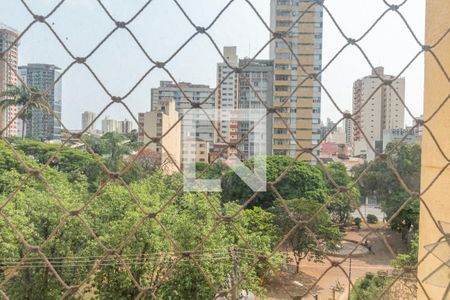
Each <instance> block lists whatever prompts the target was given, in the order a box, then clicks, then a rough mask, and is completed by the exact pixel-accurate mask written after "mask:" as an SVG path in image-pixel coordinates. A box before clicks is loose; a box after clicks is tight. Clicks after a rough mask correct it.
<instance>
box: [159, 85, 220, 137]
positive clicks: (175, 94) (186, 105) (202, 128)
mask: <svg viewBox="0 0 450 300" xmlns="http://www.w3.org/2000/svg"><path fill="white" fill-rule="evenodd" d="M180 89H181V90H180ZM167 98H172V99H173V100H174V101H175V108H176V110H177V111H178V112H179V113H183V112H185V111H187V110H188V109H190V108H191V107H192V105H191V103H190V102H189V100H190V101H192V102H193V103H201V108H202V109H205V110H212V109H214V107H215V102H214V89H213V88H210V87H209V85H205V84H193V83H190V82H179V83H178V86H177V85H176V84H175V83H173V82H172V81H161V82H160V85H159V87H158V88H153V89H152V90H151V105H152V111H156V110H158V109H159V108H160V107H161V105H162V104H163V103H164V101H165V99H167ZM188 99H189V100H188ZM203 102H204V103H203ZM189 114H190V115H191V116H192V117H193V118H194V119H196V120H197V122H196V125H195V126H196V136H195V137H192V138H200V139H202V140H205V141H208V142H209V143H210V144H212V142H213V140H214V127H213V125H212V124H211V122H210V121H209V120H208V119H207V118H206V116H205V114H204V112H203V111H202V110H201V109H200V108H194V109H192V110H190V112H189ZM213 117H214V116H212V118H213ZM182 130H183V128H182Z"/></svg>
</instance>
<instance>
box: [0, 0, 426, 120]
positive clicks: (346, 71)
mask: <svg viewBox="0 0 450 300" xmlns="http://www.w3.org/2000/svg"><path fill="white" fill-rule="evenodd" d="M53 2H54V1H46V2H41V3H39V4H36V3H34V4H33V5H32V6H31V8H32V9H33V10H35V11H36V13H39V12H42V13H44V12H46V11H48V10H49V9H50V8H51V7H52V5H53V4H55V3H53ZM68 2H69V3H68V4H64V5H63V7H62V8H64V7H65V6H67V7H66V8H65V9H79V11H80V13H79V15H80V17H86V18H87V19H90V18H93V16H94V15H97V14H98V15H100V17H99V18H100V20H101V21H99V22H98V26H97V27H98V28H97V27H96V30H90V28H89V27H90V26H89V24H83V25H80V26H81V27H80V28H79V30H78V31H70V30H67V29H68V27H70V24H71V22H73V21H74V19H76V18H75V16H69V18H66V19H64V20H63V19H61V15H64V14H63V13H61V15H59V14H55V15H54V16H52V17H51V18H50V19H49V22H51V23H50V24H51V25H52V26H53V27H54V28H55V31H56V32H57V33H58V35H60V36H61V37H62V39H63V41H64V42H65V43H67V45H68V47H69V48H70V49H71V51H72V52H74V53H75V54H80V56H82V54H83V53H87V52H89V51H90V50H91V49H92V48H94V46H95V45H96V44H97V43H98V41H99V40H101V38H103V37H104V35H106V33H107V32H108V31H109V29H112V28H113V24H112V23H110V20H108V19H106V16H105V19H102V18H103V12H100V11H99V9H100V8H99V7H98V5H95V4H94V3H91V2H89V1H79V2H77V3H73V2H70V1H68ZM348 2H352V5H354V6H353V7H354V8H355V11H358V10H359V11H360V12H361V13H360V14H353V13H350V12H346V11H344V10H343V9H341V8H340V7H339V5H337V4H336V3H334V2H330V3H327V4H328V5H330V7H331V8H332V11H333V16H334V17H335V18H337V20H338V22H339V24H340V25H341V26H342V27H343V30H344V31H345V32H346V33H347V34H348V35H349V36H360V35H361V34H362V32H364V30H365V29H367V28H368V27H369V26H370V25H371V24H372V23H373V22H374V21H375V20H376V18H377V17H378V16H379V15H380V14H381V13H382V12H383V11H384V10H385V9H386V7H385V6H383V5H382V4H380V3H377V4H375V3H373V4H369V3H368V4H367V5H362V4H361V3H358V2H357V1H353V0H348ZM421 2H423V1H416V2H414V3H412V4H409V3H408V4H406V5H405V9H404V12H405V17H406V18H407V19H410V18H414V19H416V20H417V22H414V24H412V26H413V27H414V28H413V29H414V31H415V32H417V33H418V38H419V40H422V39H423V38H422V36H423V28H422V27H423V13H424V6H423V3H421ZM181 3H182V6H183V7H184V8H185V9H186V10H187V11H188V12H189V14H193V18H194V21H195V22H196V23H199V24H202V25H204V24H208V23H209V22H210V21H211V20H210V19H209V18H207V16H208V13H201V12H202V11H201V10H198V9H199V8H203V7H204V9H205V10H206V12H210V13H211V15H212V14H213V12H214V13H217V12H218V11H219V10H220V9H221V8H222V7H223V6H224V5H225V4H226V2H225V1H214V3H208V2H207V1H198V3H197V2H196V3H195V4H193V3H185V2H184V1H181ZM235 3H236V4H234V3H233V5H231V6H230V7H229V10H230V12H229V13H225V14H224V15H223V16H222V17H221V18H220V19H219V21H218V22H217V24H216V25H215V26H213V27H212V29H211V35H212V36H213V38H214V40H217V43H218V46H219V47H221V46H237V49H238V56H239V57H246V56H253V55H254V54H255V53H256V52H257V50H259V49H260V48H261V47H262V46H263V44H264V42H267V40H268V38H269V33H268V32H267V30H266V29H265V28H264V26H263V25H262V24H261V26H259V24H260V23H257V24H256V23H254V22H260V21H259V20H258V19H257V17H256V15H255V14H254V13H253V12H252V10H251V9H250V8H249V6H248V5H246V4H245V3H241V2H235ZM253 4H254V6H255V8H256V9H257V10H258V11H259V12H260V13H261V16H262V17H263V18H264V20H265V21H266V22H267V23H269V13H270V12H269V8H270V5H269V1H265V2H264V3H262V2H259V1H258V2H257V3H256V2H255V3H253ZM5 5H6V7H7V9H5V10H3V11H12V12H16V13H15V14H14V15H15V18H11V16H8V15H6V14H4V13H2V12H0V21H1V22H3V23H6V24H8V25H9V26H12V27H15V28H16V29H17V30H18V31H19V32H20V31H22V30H23V29H24V28H25V26H26V25H28V24H29V22H31V20H30V19H31V16H29V15H27V12H26V11H24V9H23V7H22V6H21V5H20V3H7V4H5ZM171 5H173V4H169V3H161V2H158V1H155V3H154V4H153V3H152V5H150V6H149V7H148V8H147V10H148V12H146V11H147V10H146V11H144V12H143V15H142V16H140V17H138V18H137V19H136V20H135V22H133V23H132V24H131V25H130V28H131V29H132V30H133V32H136V34H137V36H138V39H139V40H140V41H141V42H142V44H143V46H144V48H146V49H147V50H148V51H149V52H151V56H152V57H155V58H156V59H160V58H161V59H163V58H164V57H167V56H169V54H168V53H171V51H172V50H174V49H176V48H177V47H178V46H179V45H181V44H182V43H183V42H184V41H185V39H184V38H182V36H183V37H188V36H189V35H190V34H191V33H193V32H194V29H193V28H192V26H191V27H190V24H188V23H187V21H186V20H185V19H183V18H184V17H183V16H182V15H178V12H177V8H173V7H171ZM107 7H108V9H111V11H112V12H113V15H114V16H115V17H117V18H120V19H127V17H129V16H131V15H132V14H133V13H134V12H136V11H137V8H139V5H138V4H135V5H128V6H126V8H124V6H123V5H121V4H119V3H118V2H117V1H108V3H107ZM369 7H370V8H371V9H367V8H369ZM161 10H162V11H166V12H167V11H170V12H171V13H172V12H176V13H175V14H176V15H173V16H172V18H173V20H172V19H171V20H172V21H173V25H174V26H177V25H182V26H181V27H180V26H177V28H178V27H180V30H177V34H176V36H177V38H176V39H171V42H173V44H171V45H170V47H168V46H169V45H164V39H162V44H161V45H160V46H151V45H152V44H151V41H152V40H154V39H156V38H158V37H156V36H145V34H143V33H142V30H143V29H144V28H145V26H142V25H143V24H146V23H145V22H147V20H148V18H146V17H148V16H149V14H155V12H158V11H161ZM236 14H237V15H238V16H239V15H246V16H247V17H246V18H243V19H245V20H238V19H239V18H235V19H233V18H230V17H231V16H232V15H236ZM350 15H351V17H352V20H346V17H348V16H350ZM185 21H186V22H185ZM151 22H152V24H156V23H158V22H162V23H164V19H163V18H162V17H161V16H157V17H156V18H154V19H153V20H152V21H151ZM354 22H359V23H358V24H360V26H358V28H354V26H352V24H354ZM87 23H89V22H87ZM245 24H253V25H254V26H252V32H246V31H245V30H243V29H242V28H244V29H245V28H247V27H250V26H245ZM185 25H186V26H185ZM379 25H380V26H379V27H380V29H379V30H377V31H374V32H373V33H371V35H373V40H376V41H378V42H379V41H380V40H384V41H386V47H378V48H380V49H378V48H377V47H375V46H374V44H371V42H370V40H371V39H368V42H367V41H366V42H365V43H362V45H361V47H362V48H363V49H364V51H365V52H367V54H368V56H369V57H370V59H371V61H372V63H373V64H374V65H383V66H385V68H386V72H387V73H390V74H397V73H399V72H400V71H401V70H402V69H403V67H404V66H405V65H406V64H407V62H408V61H409V60H410V59H412V57H413V54H416V53H417V52H418V49H417V51H416V48H415V47H414V43H415V42H414V40H413V38H412V37H410V36H408V35H407V34H403V35H401V37H400V39H396V35H398V32H402V33H403V32H404V30H406V28H405V27H404V26H405V25H404V24H403V23H402V21H401V20H400V19H399V18H396V17H395V16H394V15H392V16H389V17H387V18H385V19H384V20H383V22H382V23H381V24H379ZM216 26H217V27H216ZM72 27H73V26H72ZM386 27H388V28H393V30H390V32H391V34H389V35H387V34H381V32H383V31H382V30H383V28H386ZM171 28H175V27H170V26H169V28H165V27H164V26H163V28H161V34H163V33H164V32H167V31H171V30H172V29H171ZM396 31H398V32H396ZM31 32H32V33H31V34H30V33H26V34H25V36H24V37H23V39H22V40H23V41H22V40H21V45H20V48H19V52H20V55H19V60H20V61H19V65H24V64H27V63H33V62H39V63H51V64H55V65H58V66H60V67H61V68H62V69H63V70H64V68H65V67H67V65H68V64H69V63H70V61H71V60H70V59H69V56H68V55H67V54H66V53H64V51H63V50H62V49H61V46H60V45H58V44H57V41H56V39H55V38H54V37H53V36H52V35H51V33H49V31H48V29H46V28H45V27H43V26H39V24H37V25H36V26H33V28H32V29H31ZM380 34H381V35H382V37H381V39H380ZM92 35H94V36H95V37H93V36H92ZM377 37H378V38H377ZM80 38H84V40H85V41H86V42H84V43H80V42H78V41H79V39H80ZM43 39H44V40H45V41H46V42H45V43H42V42H41V41H42V40H43ZM323 39H324V40H323V44H324V48H323V62H324V65H325V64H326V63H327V62H328V61H329V60H330V59H332V57H333V56H334V55H335V54H336V52H337V51H338V49H339V48H340V47H341V46H343V45H344V44H345V43H344V42H345V41H344V40H343V38H342V37H341V36H340V35H339V33H338V31H337V29H336V28H335V27H334V25H333V24H332V22H331V21H330V18H329V17H328V16H327V14H324V36H323ZM130 41H131V40H130V37H129V36H128V35H127V34H126V33H124V32H123V31H118V32H116V33H115V34H113V36H112V37H111V38H110V40H109V41H107V42H106V43H105V45H103V46H102V47H101V49H99V54H94V55H93V57H92V58H90V59H89V60H88V64H89V65H90V66H92V69H93V70H94V71H95V72H96V73H99V77H100V78H101V80H102V82H104V83H105V85H106V86H107V88H108V89H111V92H112V93H113V94H118V95H123V94H125V93H126V92H127V91H128V90H129V89H130V88H131V86H132V85H133V84H134V83H135V82H136V81H137V79H138V78H139V77H140V76H142V74H144V73H145V70H146V69H147V66H146V63H142V60H143V59H144V60H145V57H144V56H143V55H142V54H141V53H140V52H139V49H138V48H137V47H136V46H135V45H134V44H133V43H131V42H130ZM149 43H150V44H149ZM117 45H119V46H120V47H114V46H117ZM125 45H126V46H125ZM149 45H150V46H149ZM111 46H113V47H111ZM164 46H167V47H164ZM392 46H395V47H392ZM416 46H417V45H416ZM198 47H204V48H205V49H207V50H208V51H204V53H202V56H199V55H197V51H196V49H198ZM80 48H81V49H80ZM114 48H115V49H114ZM150 48H154V49H150ZM393 48H395V49H393ZM375 49H377V50H378V51H375ZM100 50H101V51H100ZM268 50H269V49H268V48H266V49H265V50H264V51H263V52H262V53H261V55H260V56H259V57H258V58H261V59H264V58H268ZM387 51H389V53H390V54H391V55H389V56H387V55H386V53H387ZM117 52H119V53H117ZM100 54H101V55H100ZM117 54H119V56H117ZM120 54H122V56H120ZM179 55H180V56H179V57H175V59H174V60H173V61H172V62H170V63H169V64H168V66H167V67H168V69H169V70H170V71H171V73H173V76H174V78H175V79H176V80H177V81H189V82H196V83H201V84H207V85H210V86H211V87H214V86H215V76H214V74H215V70H214V69H215V67H216V64H217V62H220V61H221V59H220V56H219V54H218V53H217V51H216V50H214V49H213V48H212V45H211V43H210V42H208V41H207V40H206V39H203V38H201V37H199V38H198V39H197V38H196V39H194V40H193V41H192V43H190V45H189V46H187V47H186V48H185V49H183V50H182V51H181V52H180V54H179ZM118 57H119V58H120V57H123V58H126V59H122V58H121V59H117V58H118ZM385 57H387V59H385ZM113 59H115V61H116V63H115V66H114V70H115V72H111V70H112V69H111V66H109V64H108V63H107V62H108V61H111V60H113ZM128 59H129V61H128ZM186 59H189V61H190V62H191V63H190V64H189V65H187V66H185V65H183V63H182V62H183V61H185V60H186ZM149 65H150V64H149ZM194 65H195V67H196V68H195V70H194V71H192V66H194ZM422 65H423V63H422V58H419V59H418V60H416V62H415V63H413V65H412V66H411V67H410V68H409V69H408V71H407V72H406V73H405V74H404V77H406V78H407V80H408V82H409V83H410V84H408V85H407V87H406V102H407V105H408V106H410V107H412V111H413V113H414V115H415V116H419V115H421V114H422V104H421V103H422V98H423V89H422V84H421V82H422V77H423V76H422V75H421V72H417V70H421V69H422ZM343 66H345V68H343ZM124 70H125V71H124ZM122 71H124V72H122ZM369 72H370V67H369V65H368V64H367V62H365V60H364V58H363V57H362V55H361V54H360V53H358V51H357V50H356V48H348V49H346V50H345V51H344V52H343V53H342V55H340V56H339V57H338V58H337V59H336V61H335V62H334V63H333V64H332V65H331V66H330V68H329V69H328V70H327V71H325V72H324V74H323V77H322V81H323V83H324V85H325V86H326V87H327V88H328V90H329V92H330V93H331V94H332V96H333V98H335V99H339V103H340V106H341V108H342V109H343V110H346V109H349V110H350V109H351V92H352V91H351V90H352V89H351V85H352V82H353V81H354V80H355V79H356V78H359V77H362V76H364V75H365V74H367V73H369ZM122 73H123V74H122ZM130 74H132V76H130ZM135 77H138V78H135ZM66 79H67V80H66ZM161 80H170V78H169V76H168V75H167V74H163V73H162V72H160V70H157V71H155V72H152V74H150V75H149V77H147V78H146V79H145V80H144V81H143V83H142V84H141V85H140V86H139V87H138V88H137V89H136V90H135V91H134V92H133V93H132V94H131V95H130V96H129V98H128V99H127V100H126V101H125V103H127V105H129V106H130V107H131V109H132V112H133V114H134V116H135V117H136V118H137V113H138V112H139V111H147V110H149V105H148V103H149V99H150V90H151V88H154V87H157V86H158V83H159V81H161ZM115 89H116V90H118V91H117V92H116V91H115ZM84 99H90V100H89V101H87V100H84ZM91 99H96V100H91ZM108 101H109V99H108V96H107V95H106V94H105V93H104V92H103V91H102V90H101V88H100V86H99V85H98V83H96V82H95V80H94V79H93V77H92V75H90V74H89V73H88V72H87V71H86V69H85V68H84V67H81V66H75V67H73V68H72V69H71V70H69V71H68V72H67V74H66V75H65V86H64V107H63V121H64V123H65V124H66V125H67V127H68V128H70V129H79V127H80V124H79V116H80V115H81V113H82V112H83V111H84V110H89V111H93V112H97V113H98V112H100V110H101V109H102V108H103V107H104V106H105V105H106V104H107V103H108ZM74 112H76V113H75V114H74ZM104 114H105V115H106V114H108V115H111V116H112V117H114V118H117V119H119V118H120V119H123V118H126V117H128V118H130V117H129V115H128V113H126V111H125V109H124V108H123V107H120V106H118V105H113V106H112V108H110V109H108V110H107V111H106V112H105V113H104ZM327 117H331V118H332V119H333V120H338V119H339V118H340V115H339V113H338V112H337V110H336V109H335V108H334V107H333V105H332V103H331V101H330V100H329V99H328V97H327V95H326V94H324V92H323V91H322V116H321V119H322V120H325V119H326V118H327ZM406 123H408V124H409V123H411V118H409V116H406Z"/></svg>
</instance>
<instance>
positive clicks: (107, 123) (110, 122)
mask: <svg viewBox="0 0 450 300" xmlns="http://www.w3.org/2000/svg"><path fill="white" fill-rule="evenodd" d="M118 131H119V122H117V120H114V119H111V117H110V116H105V118H104V119H103V120H102V133H103V134H105V133H108V132H118Z"/></svg>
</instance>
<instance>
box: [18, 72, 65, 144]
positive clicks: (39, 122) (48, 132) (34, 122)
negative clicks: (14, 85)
mask: <svg viewBox="0 0 450 300" xmlns="http://www.w3.org/2000/svg"><path fill="white" fill-rule="evenodd" d="M59 70H60V68H59V67H57V66H55V65H50V64H28V65H26V66H21V67H19V71H20V75H21V77H22V79H23V80H24V81H25V82H26V84H27V85H28V86H30V87H33V88H36V89H37V90H39V91H40V92H43V93H47V92H48V93H47V94H46V96H45V99H46V100H47V102H48V105H49V108H50V109H51V112H48V111H45V110H42V109H36V108H32V109H31V118H30V119H28V120H26V121H25V135H26V136H27V137H32V138H37V139H43V140H58V139H60V138H61V123H60V122H59V121H58V119H59V120H61V111H62V83H61V79H60V78H59V76H60V75H61V73H60V72H59Z"/></svg>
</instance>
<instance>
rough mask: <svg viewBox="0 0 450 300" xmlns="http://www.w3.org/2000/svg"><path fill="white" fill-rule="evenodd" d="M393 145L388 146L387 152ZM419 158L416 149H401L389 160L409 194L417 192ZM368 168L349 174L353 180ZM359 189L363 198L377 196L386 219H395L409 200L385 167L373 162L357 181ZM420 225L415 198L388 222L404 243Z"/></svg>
mask: <svg viewBox="0 0 450 300" xmlns="http://www.w3.org/2000/svg"><path fill="white" fill-rule="evenodd" d="M394 146H395V145H394V144H389V145H387V150H386V151H390V150H391V149H393V147H394ZM420 155H421V150H420V146H419V145H408V144H402V145H400V146H399V147H398V148H397V149H396V150H395V151H394V152H393V154H392V155H391V156H390V157H389V158H388V159H389V160H390V162H391V163H392V165H393V166H394V168H395V169H396V170H397V171H398V174H399V175H400V177H401V178H402V179H403V181H404V183H405V185H406V186H407V187H408V188H409V189H410V190H411V191H412V192H419V191H420V166H421V162H420ZM367 167H368V164H367V163H365V164H363V165H360V166H357V167H355V168H354V169H353V170H352V172H353V176H354V177H355V178H357V177H359V176H360V174H361V173H362V172H363V171H364V170H365V169H366V168H367ZM359 189H360V191H361V194H362V195H363V196H376V197H377V199H378V201H379V202H380V204H381V207H382V209H383V211H384V212H385V213H386V215H387V217H388V218H390V217H391V216H392V215H394V214H395V213H396V212H397V210H398V209H399V208H400V207H401V206H402V204H403V203H404V202H405V201H406V200H407V199H408V198H409V197H410V195H409V194H408V193H407V192H406V190H405V188H404V187H403V186H402V184H401V182H400V181H399V179H398V178H397V176H396V174H395V173H394V171H393V170H392V169H391V168H389V166H388V163H387V162H386V161H383V160H377V161H375V162H374V163H373V164H372V165H371V166H370V167H369V169H368V171H367V172H366V173H365V174H364V175H363V176H362V178H361V180H360V181H359ZM418 221H419V200H418V199H417V198H414V199H413V200H412V201H411V202H409V203H408V205H406V207H404V208H403V209H402V210H401V211H400V213H399V214H398V215H397V216H396V217H395V218H394V220H393V221H392V222H391V227H392V229H394V230H396V231H398V232H401V233H402V238H403V239H406V238H407V235H408V233H409V232H410V231H411V230H413V231H415V230H417V228H418Z"/></svg>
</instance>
